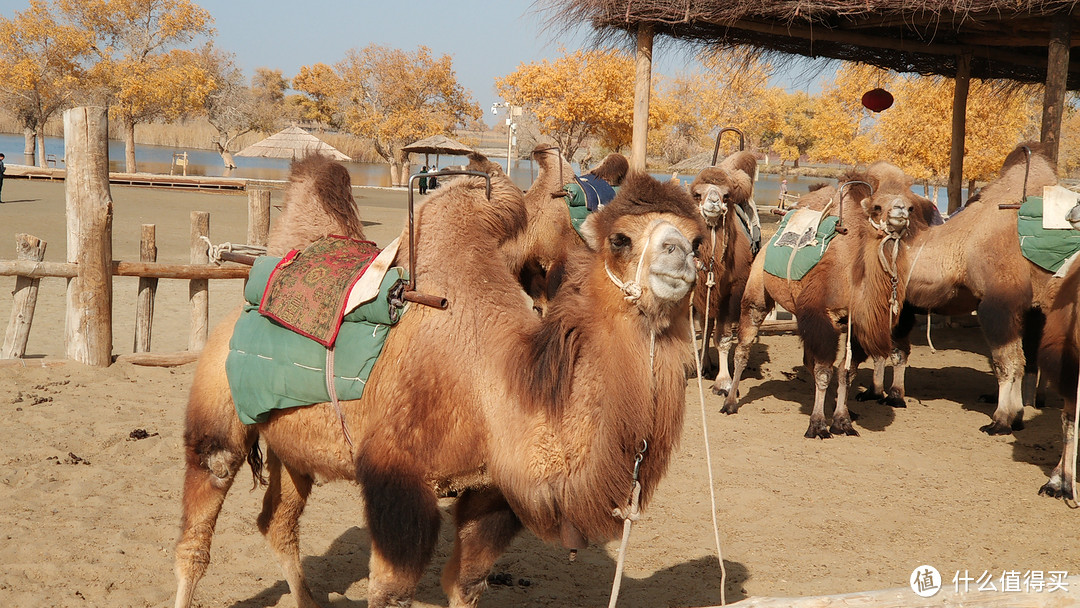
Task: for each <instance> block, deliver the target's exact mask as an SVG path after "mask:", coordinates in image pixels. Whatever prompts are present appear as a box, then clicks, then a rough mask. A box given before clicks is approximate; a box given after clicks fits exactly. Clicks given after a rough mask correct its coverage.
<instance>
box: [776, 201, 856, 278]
mask: <svg viewBox="0 0 1080 608" xmlns="http://www.w3.org/2000/svg"><path fill="white" fill-rule="evenodd" d="M805 211H811V210H810V209H805V210H804V209H796V210H795V211H793V212H789V213H787V214H786V215H784V219H782V220H780V225H779V226H778V227H777V228H776V234H774V235H773V237H772V238H771V239H769V244H768V245H767V246H766V247H765V272H767V273H769V274H771V275H773V276H777V277H780V278H781V279H791V280H793V281H798V280H800V279H802V278H803V277H804V276H806V273H808V272H810V269H811V268H813V267H814V266H816V265H817V263H818V262H820V261H821V258H822V256H824V255H825V249H826V248H828V246H829V242H830V241H832V240H833V238H834V237H835V236H836V234H837V233H836V223H837V222H839V221H840V218H838V217H836V216H835V215H829V216H825V217H824V218H822V220H821V222H820V223H818V224H817V227H816V228H814V227H810V228H809V229H807V230H805V231H800V232H799V233H795V232H791V231H787V227H788V222H789V221H790V220H791V218H793V217H795V216H796V215H797V214H800V213H804V212H805ZM785 231H787V232H786V233H785ZM759 255H760V254H759Z"/></svg>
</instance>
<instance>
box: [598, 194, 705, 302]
mask: <svg viewBox="0 0 1080 608" xmlns="http://www.w3.org/2000/svg"><path fill="white" fill-rule="evenodd" d="M701 240H702V235H701V233H700V226H699V225H698V224H696V223H695V222H692V221H689V220H687V219H685V218H679V217H675V216H667V215H660V214H646V215H639V216H627V217H623V218H620V219H619V220H618V221H617V222H616V223H615V225H614V230H613V232H612V233H611V234H610V235H609V236H608V238H607V242H608V248H609V253H610V255H611V256H612V258H613V260H612V264H611V266H612V269H613V270H614V268H615V266H616V265H618V267H619V268H620V269H621V272H618V274H619V275H620V276H622V277H623V279H622V281H623V282H628V281H633V282H635V283H637V284H638V285H639V286H640V287H641V288H642V297H646V294H648V296H647V297H649V298H650V299H652V300H653V301H654V302H655V303H657V304H660V303H674V302H678V301H680V300H682V299H683V298H685V297H686V296H687V294H689V293H690V291H691V290H692V289H693V288H694V281H695V280H696V279H697V264H696V258H695V254H696V250H697V248H698V246H700V244H701Z"/></svg>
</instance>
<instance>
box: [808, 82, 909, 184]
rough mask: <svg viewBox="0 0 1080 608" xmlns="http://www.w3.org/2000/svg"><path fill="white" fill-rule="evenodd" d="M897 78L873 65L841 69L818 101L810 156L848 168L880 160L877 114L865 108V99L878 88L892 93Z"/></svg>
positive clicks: (811, 125) (816, 101)
mask: <svg viewBox="0 0 1080 608" xmlns="http://www.w3.org/2000/svg"><path fill="white" fill-rule="evenodd" d="M894 78H895V76H894V75H893V74H892V73H890V72H888V71H886V70H882V69H879V68H876V67H874V66H871V65H866V64H860V63H845V64H844V65H843V66H841V67H840V69H839V70H837V72H836V80H834V81H833V82H832V84H831V85H829V86H828V87H826V88H825V89H824V90H823V91H822V92H821V94H820V95H819V96H818V97H816V98H815V106H814V117H813V119H812V120H811V121H810V129H811V131H812V132H813V135H814V144H813V146H811V148H810V151H809V153H810V156H812V157H813V158H815V159H818V160H822V161H830V160H834V161H837V162H841V163H844V164H848V165H857V164H867V163H871V162H873V161H875V160H877V159H878V157H879V155H880V153H879V151H878V145H877V143H876V142H875V140H874V133H873V127H874V123H875V116H876V114H875V113H873V112H871V111H870V110H868V109H866V108H865V107H864V106H863V105H862V96H863V94H864V93H866V92H867V91H870V90H873V89H877V88H882V89H885V90H887V91H888V90H891V89H892V82H893V79H894ZM887 111H889V110H886V112H887Z"/></svg>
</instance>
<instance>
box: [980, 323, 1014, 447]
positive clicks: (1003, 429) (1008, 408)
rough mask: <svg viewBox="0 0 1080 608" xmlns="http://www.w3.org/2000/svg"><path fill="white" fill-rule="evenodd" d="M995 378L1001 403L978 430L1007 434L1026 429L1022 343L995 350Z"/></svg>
mask: <svg viewBox="0 0 1080 608" xmlns="http://www.w3.org/2000/svg"><path fill="white" fill-rule="evenodd" d="M991 354H992V356H993V359H994V375H995V376H997V381H998V403H997V409H996V410H994V414H993V421H992V422H991V423H990V424H987V425H985V426H983V427H980V429H979V430H981V431H983V432H984V433H987V434H989V435H1008V434H1010V433H1012V432H1013V431H1014V430H1020V429H1023V428H1024V401H1023V396H1022V394H1021V393H1022V388H1021V387H1022V385H1023V379H1024V352H1023V349H1022V348H1021V346H1020V340H1014V341H1012V342H1009V343H1006V344H1004V345H1002V346H1000V347H996V348H993V349H992V351H991Z"/></svg>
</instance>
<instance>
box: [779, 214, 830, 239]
mask: <svg viewBox="0 0 1080 608" xmlns="http://www.w3.org/2000/svg"><path fill="white" fill-rule="evenodd" d="M821 217H822V212H821V211H815V210H814V209H810V208H805V207H804V208H802V209H796V210H795V211H794V212H793V215H792V216H791V219H789V220H788V223H787V226H785V227H784V231H783V232H782V233H780V235H779V236H777V237H776V244H777V245H778V246H780V247H791V248H792V249H800V248H802V247H810V246H813V245H817V244H818V242H817V238H816V237H817V229H818V224H820V223H821Z"/></svg>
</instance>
